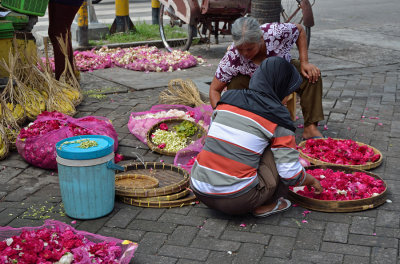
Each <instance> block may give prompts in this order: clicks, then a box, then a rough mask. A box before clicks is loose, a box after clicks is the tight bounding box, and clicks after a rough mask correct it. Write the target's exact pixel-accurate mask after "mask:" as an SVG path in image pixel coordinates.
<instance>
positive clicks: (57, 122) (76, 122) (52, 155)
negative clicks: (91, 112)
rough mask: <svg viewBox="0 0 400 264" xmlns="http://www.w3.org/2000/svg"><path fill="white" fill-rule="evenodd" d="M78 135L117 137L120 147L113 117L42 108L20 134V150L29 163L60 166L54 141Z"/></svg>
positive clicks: (18, 143) (115, 145) (115, 141)
mask: <svg viewBox="0 0 400 264" xmlns="http://www.w3.org/2000/svg"><path fill="white" fill-rule="evenodd" d="M79 135H105V136H109V137H111V138H112V139H114V151H116V150H117V149H118V134H117V132H116V131H115V129H114V127H113V125H112V124H111V121H110V120H108V119H107V118H105V117H101V116H87V117H82V118H73V117H70V116H67V115H64V114H62V113H59V112H43V113H42V114H40V115H39V116H38V118H37V119H36V120H35V121H34V122H33V123H31V124H29V125H28V126H27V127H25V128H22V129H21V131H20V133H19V135H18V138H17V142H16V145H17V149H18V153H19V154H20V155H21V156H22V157H23V158H24V159H25V160H26V161H27V162H28V163H30V164H32V165H34V166H37V167H40V168H44V169H56V168H57V161H56V157H57V153H56V149H55V145H56V143H57V142H58V141H60V140H62V139H65V138H68V137H73V136H79Z"/></svg>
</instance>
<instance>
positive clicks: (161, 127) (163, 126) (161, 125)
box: [160, 123, 168, 130]
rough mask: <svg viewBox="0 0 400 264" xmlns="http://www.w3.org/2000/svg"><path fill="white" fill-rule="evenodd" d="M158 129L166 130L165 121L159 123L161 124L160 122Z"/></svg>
mask: <svg viewBox="0 0 400 264" xmlns="http://www.w3.org/2000/svg"><path fill="white" fill-rule="evenodd" d="M160 129H161V130H168V125H167V124H165V123H161V124H160Z"/></svg>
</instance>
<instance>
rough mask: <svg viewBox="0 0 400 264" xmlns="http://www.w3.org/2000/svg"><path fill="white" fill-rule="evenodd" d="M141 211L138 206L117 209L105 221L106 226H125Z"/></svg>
mask: <svg viewBox="0 0 400 264" xmlns="http://www.w3.org/2000/svg"><path fill="white" fill-rule="evenodd" d="M140 212H141V209H140V208H137V207H133V206H132V208H125V209H122V210H119V211H118V212H117V213H116V214H115V215H114V216H113V217H111V218H110V220H108V222H107V223H105V226H108V227H118V228H126V227H127V226H128V224H129V223H130V222H131V221H132V220H133V219H134V218H135V217H136V215H138V214H139V213H140Z"/></svg>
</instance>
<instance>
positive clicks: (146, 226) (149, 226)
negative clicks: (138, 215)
mask: <svg viewBox="0 0 400 264" xmlns="http://www.w3.org/2000/svg"><path fill="white" fill-rule="evenodd" d="M127 228H129V229H136V230H144V231H152V232H161V233H166V234H172V232H174V229H175V228H176V224H174V223H165V222H155V221H149V220H133V221H132V222H131V223H130V224H129V225H128V227H127Z"/></svg>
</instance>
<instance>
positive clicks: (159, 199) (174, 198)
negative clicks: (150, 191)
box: [134, 189, 190, 202]
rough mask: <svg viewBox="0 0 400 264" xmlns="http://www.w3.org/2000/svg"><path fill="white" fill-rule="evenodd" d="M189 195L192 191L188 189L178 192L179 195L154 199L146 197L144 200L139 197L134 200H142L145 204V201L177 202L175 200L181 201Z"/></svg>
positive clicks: (155, 197)
mask: <svg viewBox="0 0 400 264" xmlns="http://www.w3.org/2000/svg"><path fill="white" fill-rule="evenodd" d="M189 194H190V190H189V189H186V190H183V191H181V192H177V193H174V194H169V195H161V196H154V197H144V198H142V197H137V198H134V199H135V200H140V201H143V202H145V201H150V202H159V201H175V200H178V199H181V198H183V197H185V196H188V195H189Z"/></svg>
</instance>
